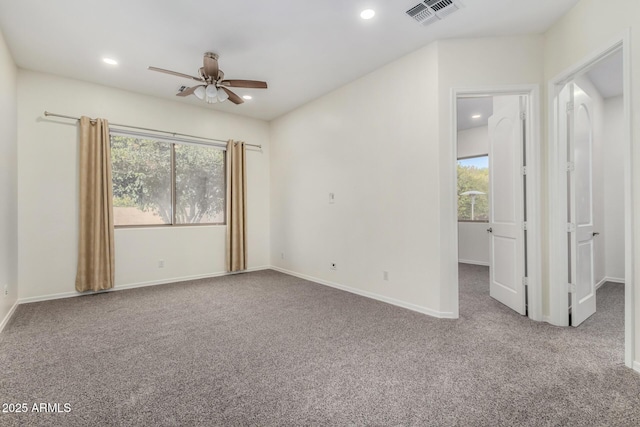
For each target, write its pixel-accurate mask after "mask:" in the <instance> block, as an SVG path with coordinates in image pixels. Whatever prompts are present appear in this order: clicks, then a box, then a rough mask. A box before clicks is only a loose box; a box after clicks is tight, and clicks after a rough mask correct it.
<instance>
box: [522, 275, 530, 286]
mask: <svg viewBox="0 0 640 427" xmlns="http://www.w3.org/2000/svg"><path fill="white" fill-rule="evenodd" d="M522 284H523V285H524V286H527V285H529V278H528V277H523V278H522Z"/></svg>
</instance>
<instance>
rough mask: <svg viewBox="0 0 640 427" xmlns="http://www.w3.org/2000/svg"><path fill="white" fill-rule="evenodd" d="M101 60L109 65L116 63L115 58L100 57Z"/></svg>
mask: <svg viewBox="0 0 640 427" xmlns="http://www.w3.org/2000/svg"><path fill="white" fill-rule="evenodd" d="M102 62H104V63H105V64H109V65H118V61H116V60H115V59H111V58H102Z"/></svg>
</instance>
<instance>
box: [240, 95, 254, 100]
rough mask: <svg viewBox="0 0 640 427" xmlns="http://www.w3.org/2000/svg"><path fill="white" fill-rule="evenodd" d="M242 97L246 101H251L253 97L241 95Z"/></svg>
mask: <svg viewBox="0 0 640 427" xmlns="http://www.w3.org/2000/svg"><path fill="white" fill-rule="evenodd" d="M242 97H243V98H244V99H246V100H249V99H253V96H251V95H242Z"/></svg>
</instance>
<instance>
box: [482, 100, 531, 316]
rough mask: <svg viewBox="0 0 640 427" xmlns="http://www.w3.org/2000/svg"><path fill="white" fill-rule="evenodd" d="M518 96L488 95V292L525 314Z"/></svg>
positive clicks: (521, 105)
mask: <svg viewBox="0 0 640 427" xmlns="http://www.w3.org/2000/svg"><path fill="white" fill-rule="evenodd" d="M521 98H522V97H520V96H517V95H509V96H496V97H494V104H493V116H491V117H490V118H489V176H490V179H489V181H490V191H489V203H490V209H489V211H490V214H489V228H488V230H487V231H488V232H489V233H490V268H489V276H490V278H489V279H490V286H489V288H490V295H491V297H492V298H495V299H496V300H498V301H500V302H501V303H503V304H505V305H506V306H508V307H510V308H511V309H513V310H515V311H517V312H518V313H520V314H522V315H524V314H526V294H525V291H526V287H525V280H526V279H525V234H524V229H525V220H524V179H523V172H524V168H523V166H524V163H523V162H524V158H523V148H524V122H523V115H522V114H523V113H524V111H523V108H524V102H522V99H521Z"/></svg>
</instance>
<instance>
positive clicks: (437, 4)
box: [407, 0, 460, 25]
mask: <svg viewBox="0 0 640 427" xmlns="http://www.w3.org/2000/svg"><path fill="white" fill-rule="evenodd" d="M459 8H460V7H459V5H458V4H457V3H456V1H455V0H424V1H423V2H420V3H418V4H417V5H415V6H413V7H412V8H411V9H409V10H407V15H409V16H410V17H411V18H413V19H414V20H416V21H417V22H418V23H420V24H422V25H429V24H432V23H434V22H436V21H439V20H440V19H444V18H445V17H447V16H449V15H451V14H452V13H453V12H455V11H456V10H458V9H459Z"/></svg>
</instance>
